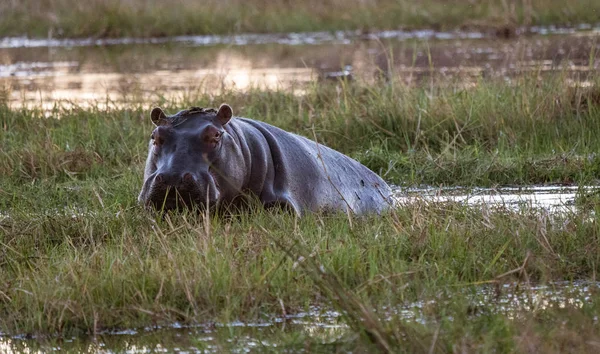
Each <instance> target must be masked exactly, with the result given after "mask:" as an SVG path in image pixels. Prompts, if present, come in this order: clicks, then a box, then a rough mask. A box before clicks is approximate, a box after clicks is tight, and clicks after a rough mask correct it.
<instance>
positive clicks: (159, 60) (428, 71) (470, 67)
mask: <svg viewBox="0 0 600 354" xmlns="http://www.w3.org/2000/svg"><path fill="white" fill-rule="evenodd" d="M508 37H509V38H499V37H497V36H496V35H492V34H486V33H478V32H444V33H442V32H434V31H414V32H406V31H388V32H379V33H355V32H350V33H348V32H338V33H312V34H281V35H240V36H232V37H227V36H203V37H175V38H157V39H135V38H125V39H116V40H97V39H84V40H55V39H46V40H30V39H27V38H5V39H0V99H2V97H1V95H5V96H6V97H5V99H7V100H8V104H9V105H10V106H11V107H24V106H26V107H42V108H44V109H46V110H50V109H51V108H52V107H53V106H55V105H60V106H63V107H76V106H82V107H88V106H94V107H98V108H99V109H103V108H107V107H119V106H127V105H128V104H133V103H139V102H144V104H145V105H147V106H148V107H150V106H151V105H152V104H153V103H155V102H159V101H160V100H164V99H167V100H177V99H185V97H187V96H188V95H191V94H193V93H194V92H197V91H203V92H214V93H218V92H221V91H222V90H224V89H232V88H233V89H236V90H242V91H243V90H249V89H252V88H269V89H285V90H293V91H294V92H296V93H297V94H302V93H303V92H304V90H305V89H306V88H307V87H308V86H309V85H311V84H315V83H316V84H327V83H329V82H331V83H335V82H337V80H339V79H345V80H364V81H368V82H378V81H380V82H381V83H382V84H385V83H386V82H388V81H390V80H401V81H403V82H405V83H406V84H408V85H422V84H427V85H437V84H444V82H450V83H454V84H457V83H458V84H460V85H463V86H464V87H469V86H472V85H477V82H479V81H480V80H482V79H487V78H491V77H500V78H504V79H506V80H511V78H513V77H515V76H517V75H521V74H523V73H535V74H537V75H539V76H543V75H545V74H547V73H551V72H556V71H559V72H561V73H563V74H564V76H565V80H570V81H571V82H572V83H573V84H574V85H575V84H581V85H588V84H590V83H588V82H587V81H586V78H587V74H588V73H589V72H591V71H594V70H598V69H599V68H600V59H599V58H600V57H599V56H598V55H597V52H598V44H600V43H599V42H600V41H599V40H598V38H599V37H600V28H595V27H593V26H581V27H579V28H534V29H533V30H532V31H530V33H526V34H525V33H519V31H517V32H516V33H514V34H513V35H509V36H508ZM254 118H259V117H254ZM595 190H596V188H595V187H593V186H589V187H573V186H531V187H503V188H491V189H490V188H434V187H423V188H396V189H395V197H396V200H397V202H398V204H399V205H403V204H406V203H414V202H420V201H423V202H427V203H448V202H455V203H461V204H466V205H469V206H472V207H477V208H487V207H490V208H504V209H509V210H520V209H523V208H527V209H540V210H543V211H544V212H549V213H564V212H567V213H568V212H573V211H575V210H576V208H577V203H576V198H577V196H578V195H580V194H581V193H593V192H595ZM0 217H8V216H6V215H4V216H2V215H1V214H0ZM599 288H600V284H599V283H585V282H574V283H566V282H565V283H552V284H548V285H544V286H533V285H532V286H526V287H519V286H517V285H515V284H507V285H503V286H502V287H500V288H499V289H498V288H495V287H493V286H487V285H484V286H476V287H467V288H465V290H464V291H468V292H470V293H471V294H472V297H471V298H472V302H473V305H474V306H476V307H482V308H486V309H488V310H490V311H501V312H503V313H506V314H508V315H509V316H513V317H516V316H527V315H528V314H529V313H531V312H532V311H543V310H544V309H546V308H550V307H581V306H583V305H584V304H585V303H586V302H588V301H589V300H590V296H591V294H592V293H594V292H597V291H598V290H599ZM524 289H525V290H524ZM431 301H441V300H431ZM426 305H427V304H426V302H416V303H408V304H404V305H403V306H400V307H398V308H385V309H379V311H382V312H383V313H384V314H385V315H386V316H400V317H402V318H404V319H406V320H410V321H416V322H418V323H425V324H427V323H432V322H433V321H435V319H434V318H429V317H428V316H427V313H426V311H424V310H423V309H424V307H426ZM384 318H385V316H384ZM348 330H349V329H348V327H347V326H346V325H345V321H344V319H343V314H341V313H340V312H337V311H335V310H334V309H333V308H329V307H327V306H326V305H324V306H323V307H312V308H309V309H306V310H305V311H304V312H299V313H295V314H285V315H283V314H266V315H264V316H263V317H261V318H256V319H254V320H252V321H244V322H241V321H233V322H226V323H198V324H195V325H192V326H187V325H186V326H184V325H182V324H179V323H173V324H170V325H169V326H166V327H148V328H135V329H125V330H122V331H119V332H104V333H100V334H98V335H96V336H95V337H74V338H53V337H50V338H44V339H42V338H28V337H26V336H2V335H0V352H11V351H16V352H22V351H26V352H30V353H34V352H47V351H51V350H71V351H100V352H130V353H142V352H220V351H232V352H247V351H251V350H252V349H258V350H260V349H261V348H264V349H270V350H273V349H276V348H277V347H278V345H279V344H280V343H279V342H278V340H279V339H278V338H281V337H282V336H285V335H288V336H289V335H290V334H291V333H294V334H295V335H298V336H308V337H316V338H318V339H319V341H320V342H321V343H323V345H327V343H332V342H335V341H336V340H338V339H339V338H341V337H342V336H344V335H345V334H347V333H348ZM293 349H294V350H295V351H301V350H302V349H303V348H302V345H299V347H298V348H293Z"/></svg>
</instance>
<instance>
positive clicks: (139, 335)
mask: <svg viewBox="0 0 600 354" xmlns="http://www.w3.org/2000/svg"><path fill="white" fill-rule="evenodd" d="M462 291H464V292H465V294H467V295H468V298H470V304H471V305H470V308H471V310H472V315H471V316H481V315H483V314H485V313H499V314H502V315H505V316H507V317H508V318H520V317H525V318H526V317H528V316H530V315H531V314H532V313H536V314H538V315H539V314H540V313H542V312H543V311H546V310H548V309H552V308H560V309H569V308H572V309H577V308H581V307H582V306H584V305H585V304H588V303H590V302H591V301H593V297H594V296H597V294H598V292H599V291H600V283H597V282H574V283H568V282H558V283H550V284H547V285H541V286H527V285H526V284H504V285H502V286H499V287H498V286H488V285H484V286H476V287H466V288H464V289H462ZM450 301H452V300H451V299H430V300H427V301H418V302H414V303H408V304H404V305H400V306H397V307H386V308H382V309H379V310H376V313H377V314H378V315H379V317H380V318H381V319H382V320H386V319H391V318H394V319H396V320H397V319H402V320H404V321H416V322H418V323H421V324H424V325H427V324H435V323H437V319H436V315H435V314H434V313H431V308H434V306H432V305H435V304H436V303H437V305H441V306H442V307H444V306H445V304H446V303H449V302H450ZM292 333H293V335H294V336H296V337H295V338H299V341H298V343H296V345H295V346H292V347H289V346H288V347H287V348H286V347H282V344H283V343H282V338H287V339H288V342H287V344H288V345H289V338H290V335H291V334H292ZM351 333H352V332H351V330H350V329H349V327H348V326H347V325H346V324H345V323H344V320H343V316H342V314H341V313H339V312H337V311H333V310H327V309H326V308H319V307H312V308H310V309H308V311H306V312H299V313H296V314H292V315H285V316H282V315H270V316H269V315H265V316H263V317H262V318H260V319H257V320H256V321H254V322H241V321H234V322H229V323H200V324H196V325H191V326H184V325H182V324H179V323H173V324H171V325H169V326H163V327H147V328H137V329H128V330H121V331H113V332H104V333H101V334H99V335H97V336H96V337H94V338H89V337H88V338H86V337H73V338H61V339H56V338H45V339H40V338H37V339H36V338H26V337H24V336H13V337H9V336H4V337H1V336H0V351H1V352H3V353H11V352H28V353H45V352H48V351H69V352H70V351H73V352H103V353H117V352H127V353H150V352H169V353H171V352H176V353H219V352H223V351H226V352H249V351H252V350H255V351H259V352H263V351H278V350H279V351H281V350H285V349H287V350H291V351H292V352H297V351H302V350H303V349H305V348H304V343H303V340H302V338H303V337H310V338H311V339H312V341H313V343H315V342H316V343H322V344H324V345H326V344H328V343H335V342H336V341H339V340H342V339H343V338H344V336H347V335H350V334H351ZM314 349H315V348H313V350H314Z"/></svg>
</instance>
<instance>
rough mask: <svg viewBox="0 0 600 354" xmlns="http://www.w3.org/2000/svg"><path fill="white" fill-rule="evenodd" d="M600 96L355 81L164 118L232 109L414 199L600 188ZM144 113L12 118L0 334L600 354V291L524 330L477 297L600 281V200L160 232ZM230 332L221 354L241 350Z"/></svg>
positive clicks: (1, 115)
mask: <svg viewBox="0 0 600 354" xmlns="http://www.w3.org/2000/svg"><path fill="white" fill-rule="evenodd" d="M599 79H600V77H599V76H598V75H597V74H594V73H592V74H590V76H589V77H587V82H588V84H587V85H586V86H585V87H582V86H580V85H576V84H573V83H572V82H571V81H570V80H568V79H567V78H566V77H565V75H563V74H561V73H560V72H559V73H555V74H552V75H547V76H544V79H543V80H540V79H539V76H538V75H537V73H532V74H528V75H524V76H521V77H517V78H513V79H511V80H481V81H478V82H476V84H475V85H472V86H471V85H470V86H468V87H465V86H464V85H462V84H461V83H460V82H456V83H450V84H447V85H432V86H423V87H417V88H415V87H408V86H406V85H404V84H403V83H401V82H394V81H392V82H381V83H378V84H376V85H371V84H366V83H361V82H349V81H343V80H342V81H339V82H334V83H320V84H314V85H311V86H310V87H308V88H307V89H306V91H305V92H304V94H302V95H297V94H294V93H292V92H289V91H277V90H275V91H272V90H261V89H256V90H248V91H244V92H240V91H235V90H232V91H224V92H222V93H221V94H218V95H209V94H206V95H204V94H198V95H197V96H188V97H185V98H182V99H180V100H179V101H171V100H170V101H166V100H164V99H161V98H160V97H157V98H156V99H155V103H156V104H157V105H160V106H162V107H163V108H165V109H166V110H168V111H171V112H173V111H175V110H177V109H179V108H182V107H187V106H191V105H200V106H217V105H218V104H220V103H221V102H228V103H229V104H231V105H232V107H233V108H234V110H235V111H236V113H237V114H239V115H242V116H247V117H252V118H257V119H261V120H264V121H267V122H269V123H272V124H275V125H277V126H280V127H282V128H285V129H287V130H290V131H294V132H297V133H299V134H303V135H306V136H309V137H316V139H317V140H318V141H320V142H322V143H324V144H327V145H329V146H331V147H333V148H336V149H338V150H340V151H342V152H344V153H346V154H349V155H350V156H353V157H355V158H357V159H358V160H359V161H361V162H362V163H364V164H366V165H367V166H369V167H370V168H372V169H373V170H375V171H377V172H379V173H380V174H381V175H382V176H384V178H385V179H386V180H388V181H391V182H393V183H395V184H399V185H404V186H408V185H419V184H430V185H436V186H438V185H466V186H494V185H498V184H511V185H527V184H532V183H535V184H539V183H577V184H589V183H595V182H596V180H597V177H598V166H599V161H598V157H597V151H599V147H600V146H599V145H600V143H599V142H598V139H597V137H596V132H598V131H600V130H599V129H600V126H599V125H600V119H599V118H600V94H599V92H598V90H597V88H596V87H597V82H598V80H599ZM150 108H151V107H150V106H149V105H148V103H147V102H138V103H137V104H133V105H131V106H130V107H128V108H119V109H111V110H108V111H103V110H98V109H94V108H72V107H69V108H61V106H60V105H56V106H55V108H54V109H52V110H50V111H46V110H42V109H31V108H14V107H10V106H9V104H8V102H6V103H4V104H2V105H0V127H1V128H2V130H1V132H0V134H1V135H2V139H1V140H0V150H1V154H2V155H1V156H2V157H1V159H0V210H2V213H3V214H1V215H0V243H1V245H2V253H1V258H0V270H1V272H2V280H1V281H0V304H1V306H0V330H1V331H2V332H4V333H15V334H22V333H29V334H35V335H38V336H42V337H39V338H44V337H45V336H50V337H46V338H49V339H47V341H48V343H51V344H50V345H55V343H56V338H57V337H56V335H58V336H59V338H60V337H63V336H66V337H68V336H70V335H84V334H88V335H90V334H91V335H94V334H102V333H105V332H104V331H106V330H115V329H123V328H125V329H128V328H139V327H146V326H152V325H169V324H171V323H184V324H194V323H200V324H204V325H206V324H207V323H209V324H210V323H212V324H215V323H217V324H218V323H231V322H232V321H247V322H256V321H260V320H261V319H263V318H264V317H262V316H264V314H270V315H271V316H275V317H277V316H280V317H281V318H285V316H286V315H289V314H294V313H298V312H301V311H305V310H306V309H307V308H309V306H314V305H317V306H323V307H324V308H332V309H335V310H337V311H339V313H340V314H341V318H342V322H343V323H344V324H345V325H348V326H349V327H348V328H349V330H346V331H342V332H341V333H339V334H338V335H336V336H335V337H334V338H333V339H331V338H329V339H327V340H323V339H322V338H321V339H320V337H312V336H311V335H310V333H309V332H293V331H292V332H289V331H284V330H281V329H279V328H277V329H272V330H271V332H270V335H271V340H273V341H275V342H276V343H277V345H278V346H277V347H270V346H267V347H263V350H273V351H277V350H280V349H281V348H282V347H283V348H288V349H295V350H299V349H306V350H309V351H310V350H328V351H344V350H349V349H352V350H356V349H358V350H359V351H360V350H370V348H376V349H379V350H382V351H397V350H402V351H407V352H414V351H419V352H422V351H429V350H432V351H434V352H436V351H437V352H447V351H457V350H466V351H500V352H509V351H517V352H524V351H528V350H529V349H530V348H534V349H535V350H536V351H540V352H549V351H550V352H552V351H555V352H564V351H572V352H585V351H587V352H593V351H595V349H597V348H596V344H597V343H599V342H598V341H599V340H600V338H599V337H598V333H599V331H598V326H599V325H598V319H597V313H598V311H599V308H598V306H599V304H600V297H599V296H598V292H597V290H592V291H591V294H589V295H588V296H587V298H586V299H587V300H586V301H584V302H581V303H579V302H576V305H573V303H569V302H568V300H565V301H567V302H566V303H565V302H564V301H562V302H561V301H552V300H551V301H550V302H549V303H548V302H544V303H543V304H542V305H540V302H539V301H537V300H536V299H535V297H532V296H528V299H529V300H527V301H529V302H526V303H527V310H523V309H521V310H519V311H516V312H515V313H512V314H507V313H504V312H503V311H502V310H498V307H495V305H494V302H493V300H490V303H486V304H485V305H477V304H475V305H474V303H473V301H472V296H473V294H474V293H476V292H477V291H478V289H480V287H481V286H482V284H484V285H485V284H487V285H488V286H492V288H493V289H496V290H494V291H495V292H497V294H498V296H500V295H501V294H503V292H509V291H510V292H516V293H518V292H522V291H525V293H526V294H528V293H527V288H528V285H529V284H538V283H542V284H547V283H552V282H555V281H565V280H566V281H591V282H595V281H596V280H597V273H598V270H599V264H600V236H599V235H600V233H599V231H600V229H599V228H598V224H597V222H596V221H595V209H596V201H597V199H596V198H594V197H593V196H592V197H590V198H587V199H585V200H584V203H585V205H582V207H581V208H580V209H578V211H577V212H573V213H567V214H558V215H550V214H548V213H547V212H545V211H543V210H534V209H523V210H520V211H515V210H509V209H502V208H500V209H494V210H491V209H488V208H483V209H482V208H473V207H469V206H466V205H462V204H458V203H444V204H432V203H429V202H427V201H425V200H424V201H422V202H417V203H411V204H408V205H404V206H402V207H400V208H398V209H397V210H394V211H392V212H391V213H389V214H386V215H384V216H382V217H368V218H361V219H355V218H348V216H346V215H328V216H326V215H312V216H308V217H306V218H303V219H301V220H298V219H295V218H294V217H293V216H291V215H288V214H279V213H271V212H265V211H262V210H257V211H256V212H255V213H253V214H244V215H239V216H236V217H234V218H226V219H223V218H219V217H216V216H214V215H210V216H209V217H208V218H207V217H199V216H198V215H197V214H195V213H184V214H183V215H168V216H166V217H163V218H161V217H155V216H154V215H151V214H148V213H147V212H145V211H144V210H142V209H141V208H140V207H138V206H136V202H135V196H136V194H137V192H138V191H139V188H140V185H141V178H142V168H143V164H144V158H145V154H146V148H147V141H148V137H149V134H150V131H151V123H150V119H149V116H148V114H149V113H148V112H149V110H150ZM515 283H516V284H519V286H518V287H517V288H516V290H515V288H511V290H505V289H504V288H503V287H502V284H515ZM592 288H593V289H596V288H595V287H592ZM519 289H523V290H519ZM417 301H420V302H422V303H423V304H426V305H423V306H424V307H423V309H422V311H423V316H424V318H425V320H424V321H422V322H419V321H414V320H407V319H406V318H404V317H402V316H400V315H399V314H398V312H394V310H393V309H395V308H399V307H401V306H402V305H403V304H406V303H407V302H408V303H412V302H417ZM488 305H489V306H488ZM384 309H388V310H384ZM223 332H225V333H223ZM218 333H219V334H218V335H215V337H216V339H215V338H213V344H214V345H215V346H216V348H221V349H226V348H230V347H231V338H232V336H235V335H237V334H239V332H238V331H237V330H231V331H220V332H218ZM254 334H256V333H254ZM150 342H151V343H154V345H156V344H157V342H156V341H152V340H151V341H150ZM215 342H216V343H215ZM158 343H160V341H158ZM13 345H15V346H17V347H18V345H21V344H19V343H13ZM198 345H199V347H202V346H201V345H200V344H198ZM17 347H15V348H17ZM117 348H118V347H117Z"/></svg>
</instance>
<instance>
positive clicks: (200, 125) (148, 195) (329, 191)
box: [138, 104, 391, 215]
mask: <svg viewBox="0 0 600 354" xmlns="http://www.w3.org/2000/svg"><path fill="white" fill-rule="evenodd" d="M151 118H152V122H153V123H154V125H155V126H156V128H155V129H154V131H153V132H152V136H151V139H150V143H149V146H148V149H149V153H148V159H147V161H146V169H145V172H144V185H143V187H142V191H141V192H140V195H139V197H138V200H139V201H140V203H142V204H144V205H145V206H148V207H154V208H156V209H163V208H164V209H176V208H181V207H193V206H205V205H206V203H207V202H208V204H209V206H214V205H220V206H223V205H225V206H227V205H236V204H238V202H239V201H242V200H244V199H245V198H246V197H247V196H255V197H258V199H259V200H260V202H261V203H262V204H263V205H264V206H265V207H273V206H276V207H284V208H286V207H287V208H291V209H292V210H294V212H295V213H296V214H298V215H303V214H306V213H307V212H320V211H342V212H350V213H352V214H357V215H362V214H367V213H381V212H382V211H384V210H386V209H387V208H389V206H390V205H391V199H390V196H391V189H390V187H389V186H388V185H387V184H386V183H385V182H384V181H383V180H382V179H381V178H380V177H379V176H377V175H376V174H375V173H374V172H372V171H371V170H369V169H368V168H367V167H365V166H363V165H361V164H360V163H358V162H357V161H356V160H353V159H351V158H349V157H348V156H345V155H343V154H341V153H339V152H337V151H335V150H333V149H330V148H328V147H326V146H324V145H321V144H317V143H315V142H314V141H312V140H309V139H307V138H304V137H302V136H299V135H296V134H292V133H289V132H286V131H284V130H281V129H279V128H277V127H274V126H272V125H269V124H266V123H263V122H260V121H256V120H252V119H247V118H240V117H233V111H232V109H231V107H230V106H228V105H226V104H223V105H221V107H220V108H219V110H218V111H216V110H214V109H202V108H198V107H192V108H190V109H188V110H184V111H180V112H178V113H177V114H175V115H172V116H167V115H166V114H165V113H164V112H163V111H162V110H161V109H160V108H154V109H153V110H152V113H151Z"/></svg>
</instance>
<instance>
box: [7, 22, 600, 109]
mask: <svg viewBox="0 0 600 354" xmlns="http://www.w3.org/2000/svg"><path fill="white" fill-rule="evenodd" d="M540 32H541V31H540ZM598 33H600V32H598V31H597V30H588V31H583V32H574V33H569V34H565V35H534V36H521V37H517V38H513V39H507V40H501V39H498V38H486V37H483V38H472V37H473V36H450V39H447V40H440V39H439V38H442V37H443V36H440V35H427V36H418V35H414V36H413V37H410V36H408V38H409V40H407V39H406V38H404V37H402V36H401V35H399V34H398V33H391V34H390V35H389V36H387V35H386V33H383V32H382V33H379V34H377V36H375V37H376V40H372V39H369V38H370V37H372V36H370V35H368V34H367V35H362V36H360V37H356V38H352V39H348V40H343V41H329V42H327V41H322V40H316V39H315V40H314V41H312V42H311V41H310V40H307V41H306V43H303V44H301V45H290V43H285V41H284V42H281V41H280V42H274V43H273V42H268V41H254V42H253V41H247V42H245V43H246V45H239V46H238V45H232V44H231V43H230V44H227V45H225V44H222V43H220V44H219V43H217V44H214V43H213V44H211V45H204V44H202V45H200V44H199V43H196V42H194V41H191V40H187V41H184V40H181V41H175V42H172V41H171V42H168V41H167V42H163V41H162V40H161V41H159V40H149V43H147V42H144V41H143V43H138V42H136V41H129V42H128V41H124V42H123V43H120V44H115V45H111V46H104V45H102V46H96V45H91V46H73V43H68V42H67V43H66V44H65V43H58V44H60V45H58V44H57V45H56V46H29V47H19V46H17V45H4V48H0V87H5V88H8V89H9V102H10V104H11V105H12V106H14V107H19V106H33V107H39V106H43V107H46V108H47V107H50V106H52V105H53V104H54V103H56V102H62V103H66V104H71V105H84V106H87V105H94V106H96V105H99V106H100V107H103V106H107V105H110V104H115V105H126V104H128V103H130V102H140V101H143V102H144V103H151V102H155V101H157V100H160V99H165V98H166V99H172V98H182V97H185V96H186V95H189V94H190V93H194V92H197V91H202V92H211V93H218V92H220V91H222V90H223V89H232V88H234V89H239V90H242V91H244V90H247V89H249V88H251V87H259V88H268V89H286V90H288V89H297V90H298V92H299V93H302V92H303V91H302V89H303V88H304V87H306V84H307V83H309V82H314V81H317V80H322V81H328V80H337V79H339V78H351V79H356V80H361V81H366V82H371V83H375V82H378V81H380V82H385V81H389V80H402V81H403V82H405V83H407V84H411V85H420V84H424V83H427V84H431V83H436V84H439V83H440V82H460V83H462V84H464V85H466V86H468V85H475V84H477V82H478V81H479V80H481V79H488V78H491V77H502V78H507V79H510V78H511V77H513V76H516V75H521V74H523V73H529V72H534V73H536V74H537V75H544V74H546V73H548V72H555V71H561V72H563V73H564V74H565V78H566V79H571V80H573V81H576V82H581V81H585V80H586V78H587V77H588V74H589V73H590V72H593V71H595V70H597V69H598V68H599V67H600V60H599V59H597V58H600V56H598V55H597V51H598V46H597V39H596V38H597V37H598ZM287 36H288V37H289V36H290V35H287ZM333 36H334V37H335V34H333ZM292 37H293V38H296V37H302V35H296V36H295V37H294V36H292ZM309 37H310V36H309ZM388 37H390V38H388ZM415 38H416V39H415ZM420 38H425V39H428V40H417V39H420ZM432 38H433V39H432ZM435 38H438V39H435ZM3 41H4V42H2V40H0V43H5V42H6V41H7V40H6V39H5V40H3ZM112 41H114V40H112ZM154 42H159V43H154ZM249 43H255V44H249ZM256 43H258V44H256ZM281 43H284V44H281ZM5 44H6V43H5ZM42 44H43V43H42ZM88 44H89V43H88ZM92 44H93V43H92ZM0 47H1V46H0Z"/></svg>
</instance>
